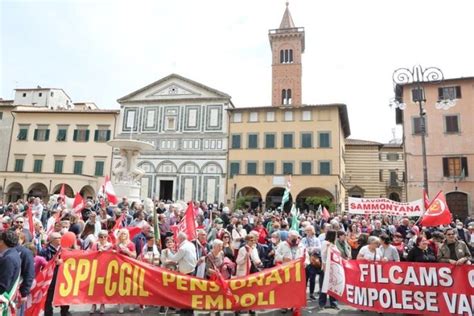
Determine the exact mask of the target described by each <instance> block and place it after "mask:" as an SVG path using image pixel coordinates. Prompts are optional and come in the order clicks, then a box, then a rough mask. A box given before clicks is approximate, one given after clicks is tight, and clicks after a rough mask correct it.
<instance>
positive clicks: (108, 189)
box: [104, 176, 118, 205]
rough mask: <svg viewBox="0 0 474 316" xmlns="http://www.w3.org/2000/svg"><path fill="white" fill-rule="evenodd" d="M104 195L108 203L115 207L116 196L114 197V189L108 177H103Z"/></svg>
mask: <svg viewBox="0 0 474 316" xmlns="http://www.w3.org/2000/svg"><path fill="white" fill-rule="evenodd" d="M104 193H105V196H106V197H107V200H109V202H110V203H112V204H115V205H116V204H117V203H118V199H117V195H115V191H114V187H113V186H112V182H111V181H110V178H109V176H105V182H104Z"/></svg>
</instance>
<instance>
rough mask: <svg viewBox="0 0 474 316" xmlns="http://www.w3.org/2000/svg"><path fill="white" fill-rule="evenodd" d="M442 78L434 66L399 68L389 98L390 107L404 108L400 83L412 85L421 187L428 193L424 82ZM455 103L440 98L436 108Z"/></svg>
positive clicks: (454, 103)
mask: <svg viewBox="0 0 474 316" xmlns="http://www.w3.org/2000/svg"><path fill="white" fill-rule="evenodd" d="M443 79H444V76H443V72H442V71H441V69H439V68H436V67H429V68H422V67H421V66H420V65H416V66H414V67H413V68H412V69H411V70H410V69H408V68H399V69H397V70H395V71H394V72H393V76H392V80H393V83H394V85H395V98H393V99H391V100H390V107H395V108H398V109H400V110H405V109H406V107H407V106H406V104H405V103H403V100H402V98H401V93H400V91H401V89H400V87H401V86H402V85H408V84H410V85H413V86H414V88H413V90H412V100H413V102H415V103H418V106H419V111H420V132H421V151H422V156H423V188H424V189H425V191H426V194H428V164H427V161H426V139H425V137H426V125H425V117H426V112H425V109H424V103H426V98H425V90H424V89H423V85H424V84H436V83H441V82H442V81H443ZM455 105H456V101H455V100H451V99H446V98H442V99H439V100H438V101H437V102H436V104H435V108H436V109H438V110H439V109H443V110H448V109H450V108H452V107H453V106H455Z"/></svg>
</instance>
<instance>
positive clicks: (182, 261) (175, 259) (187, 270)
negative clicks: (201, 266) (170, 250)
mask: <svg viewBox="0 0 474 316" xmlns="http://www.w3.org/2000/svg"><path fill="white" fill-rule="evenodd" d="M178 243H179V249H178V251H177V252H176V253H175V254H171V255H169V256H168V259H167V261H166V264H170V263H171V264H176V265H177V266H178V271H179V272H181V273H183V274H188V275H192V274H194V271H195V269H196V265H197V256H196V247H195V246H194V244H193V243H192V242H190V241H188V236H187V235H186V233H184V232H180V233H179V234H178Z"/></svg>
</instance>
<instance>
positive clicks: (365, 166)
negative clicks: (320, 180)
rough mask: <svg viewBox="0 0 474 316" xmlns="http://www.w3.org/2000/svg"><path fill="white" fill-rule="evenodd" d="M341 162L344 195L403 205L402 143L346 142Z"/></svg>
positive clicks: (352, 140) (348, 140) (403, 162)
mask: <svg viewBox="0 0 474 316" xmlns="http://www.w3.org/2000/svg"><path fill="white" fill-rule="evenodd" d="M344 160H345V162H346V173H345V177H344V184H345V187H346V189H347V196H351V197H365V198H379V197H384V198H388V199H391V200H394V201H399V202H406V190H405V159H404V153H403V145H402V144H400V143H388V144H382V143H378V142H373V141H368V140H360V139H346V151H345V155H344Z"/></svg>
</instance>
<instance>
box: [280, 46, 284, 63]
mask: <svg viewBox="0 0 474 316" xmlns="http://www.w3.org/2000/svg"><path fill="white" fill-rule="evenodd" d="M284 62H285V51H284V50H283V49H282V50H280V64H283V63H284Z"/></svg>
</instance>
